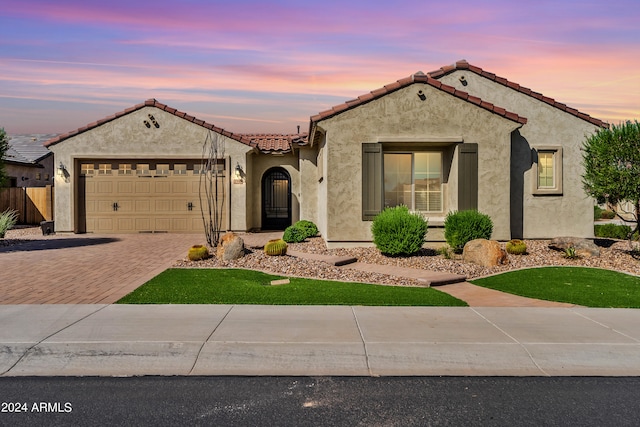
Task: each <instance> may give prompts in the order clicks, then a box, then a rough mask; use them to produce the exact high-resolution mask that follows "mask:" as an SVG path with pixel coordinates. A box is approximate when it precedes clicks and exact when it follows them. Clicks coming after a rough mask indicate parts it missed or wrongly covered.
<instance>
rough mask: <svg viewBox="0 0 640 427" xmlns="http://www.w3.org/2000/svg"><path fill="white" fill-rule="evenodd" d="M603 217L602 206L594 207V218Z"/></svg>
mask: <svg viewBox="0 0 640 427" xmlns="http://www.w3.org/2000/svg"><path fill="white" fill-rule="evenodd" d="M600 218H602V208H601V207H600V206H598V205H595V206H594V207H593V220H594V221H597V220H599V219H600Z"/></svg>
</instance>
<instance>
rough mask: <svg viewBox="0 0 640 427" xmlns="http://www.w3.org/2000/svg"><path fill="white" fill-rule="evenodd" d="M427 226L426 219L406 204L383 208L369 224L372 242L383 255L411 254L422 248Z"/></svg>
mask: <svg viewBox="0 0 640 427" xmlns="http://www.w3.org/2000/svg"><path fill="white" fill-rule="evenodd" d="M427 227H428V225H427V221H425V219H424V218H423V217H422V216H421V215H420V214H412V213H410V212H409V209H408V208H407V207H406V206H396V207H393V208H385V209H384V210H383V211H382V212H380V213H379V214H378V215H377V216H376V217H375V218H374V220H373V224H372V225H371V232H372V233H373V243H375V245H376V247H377V248H378V250H379V251H380V252H382V253H383V254H385V255H411V254H414V253H416V252H418V251H419V250H420V249H421V248H422V245H423V244H424V238H425V236H426V234H427Z"/></svg>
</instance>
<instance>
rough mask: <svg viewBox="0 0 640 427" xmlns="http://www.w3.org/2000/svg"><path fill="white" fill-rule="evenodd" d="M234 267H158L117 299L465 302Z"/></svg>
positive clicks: (429, 292) (426, 291)
mask: <svg viewBox="0 0 640 427" xmlns="http://www.w3.org/2000/svg"><path fill="white" fill-rule="evenodd" d="M282 278H283V277H281V276H273V275H270V274H265V273H262V272H259V271H253V270H239V269H195V268H193V269H192V268H188V269H187V268H185V269H182V268H174V269H169V270H166V271H164V272H162V273H160V274H159V275H158V276H156V277H154V278H153V279H151V280H150V281H149V282H147V283H145V284H144V285H142V286H141V287H139V288H138V289H136V290H135V291H133V292H132V293H130V294H129V295H127V296H125V297H124V298H122V299H121V300H120V301H118V303H119V304H268V305H386V306H466V305H467V304H466V303H465V302H464V301H460V300H459V299H457V298H454V297H452V296H450V295H448V294H445V293H444V292H440V291H437V290H435V289H433V288H413V287H400V286H382V285H371V284H365V283H350V282H333V281H327V280H314V279H300V278H293V277H292V278H290V281H291V283H289V284H286V285H277V286H272V285H270V283H271V281H272V280H277V279H282Z"/></svg>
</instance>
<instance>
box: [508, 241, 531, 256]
mask: <svg viewBox="0 0 640 427" xmlns="http://www.w3.org/2000/svg"><path fill="white" fill-rule="evenodd" d="M505 249H506V250H507V253H510V254H512V255H523V254H525V253H527V244H526V243H525V242H523V241H522V240H519V239H513V240H509V241H508V242H507V244H506V245H505Z"/></svg>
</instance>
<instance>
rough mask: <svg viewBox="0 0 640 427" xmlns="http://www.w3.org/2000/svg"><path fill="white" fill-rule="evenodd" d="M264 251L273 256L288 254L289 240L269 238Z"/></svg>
mask: <svg viewBox="0 0 640 427" xmlns="http://www.w3.org/2000/svg"><path fill="white" fill-rule="evenodd" d="M264 253H265V254H267V255H271V256H278V255H286V254H287V242H285V241H284V240H282V239H274V240H269V241H268V242H267V244H266V245H264Z"/></svg>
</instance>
